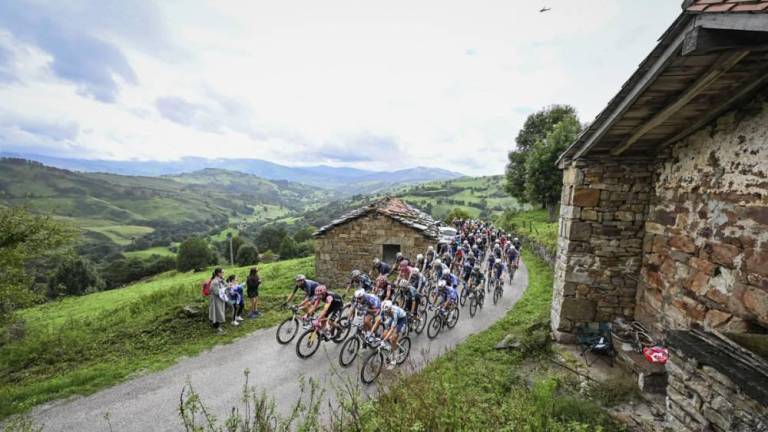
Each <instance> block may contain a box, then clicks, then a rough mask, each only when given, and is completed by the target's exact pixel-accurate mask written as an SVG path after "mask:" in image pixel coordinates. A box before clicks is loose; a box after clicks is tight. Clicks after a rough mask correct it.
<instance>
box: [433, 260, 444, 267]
mask: <svg viewBox="0 0 768 432" xmlns="http://www.w3.org/2000/svg"><path fill="white" fill-rule="evenodd" d="M441 264H443V262H442V261H440V258H438V259H436V260H435V267H437V266H439V265H441Z"/></svg>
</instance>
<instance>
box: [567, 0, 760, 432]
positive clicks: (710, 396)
mask: <svg viewBox="0 0 768 432" xmlns="http://www.w3.org/2000/svg"><path fill="white" fill-rule="evenodd" d="M682 8H683V11H682V13H681V14H680V16H679V17H678V18H677V19H676V20H675V22H674V23H672V25H671V26H670V27H669V29H668V30H667V31H666V32H665V33H664V34H663V35H662V36H661V38H660V40H659V42H658V45H657V46H656V47H655V48H654V49H653V50H652V51H651V53H650V54H649V55H648V57H647V58H646V59H645V60H644V61H643V62H642V63H641V64H640V66H639V68H638V70H637V71H635V73H634V74H633V75H632V76H631V77H630V78H629V79H628V80H627V82H626V83H625V84H624V85H623V87H622V88H621V90H620V91H619V93H618V94H617V95H616V96H615V97H614V98H613V99H612V100H611V101H610V102H609V103H608V105H607V106H606V107H605V109H604V110H603V111H602V112H601V113H600V114H599V115H598V116H597V118H596V119H595V120H594V122H592V123H591V124H590V125H589V127H588V128H586V130H585V131H584V132H583V133H582V134H581V135H580V136H579V137H578V138H577V140H576V141H575V142H574V143H573V144H572V145H571V146H570V147H569V148H568V149H567V150H566V151H565V152H564V153H563V154H562V155H561V157H560V159H559V161H558V163H559V166H560V168H562V169H563V171H564V176H563V193H562V206H561V214H560V226H559V240H558V256H557V260H556V264H555V285H554V294H553V305H552V330H553V332H554V334H555V336H556V337H557V338H558V339H560V340H563V341H569V340H570V341H573V339H574V338H573V330H574V326H575V325H576V324H578V323H581V322H594V321H612V320H614V319H616V318H617V317H622V318H625V319H628V320H639V321H641V322H642V323H644V324H645V325H646V327H648V328H649V329H651V331H652V333H653V334H654V336H655V337H656V338H657V339H659V340H662V341H666V343H667V345H668V347H669V348H670V353H671V358H670V361H669V362H668V363H667V366H666V374H667V375H668V380H669V384H668V386H667V387H666V394H667V397H666V406H667V419H668V421H669V422H670V423H671V424H672V425H673V426H674V428H675V430H683V431H688V430H690V431H693V430H696V431H698V430H715V431H727V430H729V431H730V430H736V431H747V430H750V431H753V430H768V362H766V361H765V357H766V355H767V354H768V350H766V347H768V336H766V333H768V1H766V0H687V1H685V2H683V5H682Z"/></svg>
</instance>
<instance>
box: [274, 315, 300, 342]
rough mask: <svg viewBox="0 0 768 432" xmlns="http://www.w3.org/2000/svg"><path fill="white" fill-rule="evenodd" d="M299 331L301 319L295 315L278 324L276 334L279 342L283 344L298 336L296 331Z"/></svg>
mask: <svg viewBox="0 0 768 432" xmlns="http://www.w3.org/2000/svg"><path fill="white" fill-rule="evenodd" d="M298 332H299V320H297V319H296V318H293V317H291V318H286V319H285V321H283V322H281V323H280V325H279V326H277V333H276V334H275V337H276V338H277V343H279V344H281V345H285V344H287V343H288V342H290V341H292V340H293V338H295V337H296V333H298Z"/></svg>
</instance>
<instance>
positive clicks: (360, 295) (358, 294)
mask: <svg viewBox="0 0 768 432" xmlns="http://www.w3.org/2000/svg"><path fill="white" fill-rule="evenodd" d="M364 295H365V290H364V289H362V288H360V289H358V290H356V291H355V298H356V299H361V298H363V296H364Z"/></svg>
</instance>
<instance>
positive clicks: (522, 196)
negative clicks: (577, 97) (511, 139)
mask: <svg viewBox="0 0 768 432" xmlns="http://www.w3.org/2000/svg"><path fill="white" fill-rule="evenodd" d="M562 122H566V123H567V124H568V127H566V128H565V129H563V130H561V131H560V133H561V136H557V137H553V138H555V139H560V140H567V139H570V140H571V141H573V140H575V139H576V136H577V135H578V133H579V132H580V131H581V126H580V124H579V121H578V117H577V116H576V110H575V109H574V108H573V107H571V106H569V105H552V106H549V107H546V108H544V109H543V110H541V111H539V112H536V113H534V114H531V115H530V116H528V119H526V121H525V124H524V125H523V128H522V129H521V130H520V132H519V133H518V134H517V138H515V143H516V144H517V147H516V149H515V150H513V151H511V152H509V154H508V158H509V163H508V164H507V168H506V175H505V177H506V181H505V184H504V189H505V191H506V192H507V193H508V194H510V195H512V196H513V197H515V198H517V199H518V200H520V201H521V202H528V203H536V204H539V205H541V206H542V207H546V208H548V209H549V210H550V218H554V209H555V205H556V204H557V201H558V200H559V191H560V189H561V186H557V187H556V191H557V198H556V199H555V200H554V201H552V198H551V195H552V194H548V193H545V191H544V189H543V185H542V187H539V185H537V184H535V183H536V182H537V181H539V180H541V179H542V178H546V180H547V182H546V184H547V185H551V184H552V182H551V181H550V180H553V179H554V177H553V176H555V177H556V176H559V178H560V179H562V173H560V171H559V169H558V168H557V167H555V166H554V164H555V161H556V160H557V157H558V156H559V154H558V155H555V157H554V159H551V157H549V156H551V152H552V151H556V150H557V149H560V150H559V151H562V150H564V149H565V147H567V145H568V144H570V141H569V142H567V143H565V147H562V142H558V143H557V145H551V146H550V145H549V144H548V143H547V139H548V137H549V135H550V133H551V132H552V131H554V130H555V128H556V127H557V125H559V124H560V123H562ZM574 125H577V126H578V127H577V128H576V133H575V134H572V135H571V134H570V132H572V130H573V126H574ZM562 134H565V135H562ZM542 146H543V147H542ZM531 157H534V158H536V159H537V160H536V161H529V158H531ZM544 159H551V160H552V166H551V167H550V168H549V169H548V168H547V167H545V166H544V165H543V162H544ZM528 169H536V170H537V172H536V178H535V179H534V178H533V177H532V174H531V173H529V172H528ZM545 173H548V174H551V176H548V175H544V174H545ZM553 220H554V219H553Z"/></svg>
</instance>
